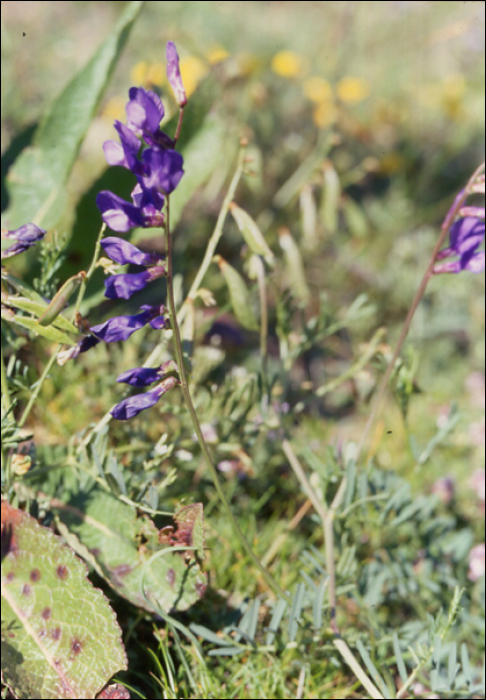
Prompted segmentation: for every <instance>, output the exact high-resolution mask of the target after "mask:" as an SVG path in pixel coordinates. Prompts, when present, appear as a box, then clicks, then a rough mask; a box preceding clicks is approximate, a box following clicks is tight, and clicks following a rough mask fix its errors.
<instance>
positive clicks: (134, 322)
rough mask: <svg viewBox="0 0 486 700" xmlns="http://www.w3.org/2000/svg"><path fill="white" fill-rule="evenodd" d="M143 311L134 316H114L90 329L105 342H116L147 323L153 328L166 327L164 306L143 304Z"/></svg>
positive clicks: (124, 338) (125, 338)
mask: <svg viewBox="0 0 486 700" xmlns="http://www.w3.org/2000/svg"><path fill="white" fill-rule="evenodd" d="M141 308H142V309H143V311H142V312H141V313H139V314H135V315H134V316H114V317H113V318H110V319H108V321H105V322H104V323H100V324H99V325H97V326H91V328H90V331H91V333H93V335H95V336H96V337H97V338H99V340H103V341H104V342H105V343H115V342H117V341H118V340H127V339H128V338H129V337H130V336H131V335H132V333H135V331H138V330H140V329H141V328H143V327H144V326H146V325H147V323H149V324H150V326H151V327H152V328H164V326H165V323H166V318H165V316H164V315H163V314H164V312H165V307H164V306H142V307H141Z"/></svg>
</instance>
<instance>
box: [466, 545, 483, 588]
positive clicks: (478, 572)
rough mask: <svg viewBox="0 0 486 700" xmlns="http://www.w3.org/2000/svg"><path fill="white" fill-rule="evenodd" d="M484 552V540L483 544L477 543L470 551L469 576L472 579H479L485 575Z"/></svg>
mask: <svg viewBox="0 0 486 700" xmlns="http://www.w3.org/2000/svg"><path fill="white" fill-rule="evenodd" d="M484 554H485V545H484V542H483V543H482V544H477V545H476V546H475V547H473V548H472V549H471V551H470V552H469V573H468V575H467V576H468V578H469V579H470V580H471V581H477V580H478V579H480V578H481V577H482V576H484V569H485V565H484V559H485V557H484Z"/></svg>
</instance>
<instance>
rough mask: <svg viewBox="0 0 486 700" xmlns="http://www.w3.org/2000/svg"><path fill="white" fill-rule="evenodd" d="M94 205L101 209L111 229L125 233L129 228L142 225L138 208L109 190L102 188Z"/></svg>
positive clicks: (141, 217) (141, 215)
mask: <svg viewBox="0 0 486 700" xmlns="http://www.w3.org/2000/svg"><path fill="white" fill-rule="evenodd" d="M96 206H97V207H98V209H99V210H100V211H101V218H102V219H103V221H104V222H105V224H106V225H107V226H109V228H111V229H113V231H120V232H123V233H126V232H127V231H130V229H131V228H136V227H137V226H143V225H144V220H143V214H142V212H141V211H140V209H139V208H138V207H136V206H134V205H133V204H129V202H126V201H125V200H124V199H122V198H121V197H119V196H118V195H116V194H113V192H110V191H109V190H103V191H102V192H100V193H99V194H98V195H97V197H96Z"/></svg>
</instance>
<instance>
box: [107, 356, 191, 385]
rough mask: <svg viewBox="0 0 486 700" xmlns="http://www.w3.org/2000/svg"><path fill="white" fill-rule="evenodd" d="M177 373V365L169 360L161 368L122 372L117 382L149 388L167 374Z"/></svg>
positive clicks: (138, 368) (143, 368) (142, 368)
mask: <svg viewBox="0 0 486 700" xmlns="http://www.w3.org/2000/svg"><path fill="white" fill-rule="evenodd" d="M169 372H177V365H176V363H175V362H174V360H169V361H168V362H164V363H163V364H161V365H160V367H135V368H134V369H127V370H126V371H125V372H122V373H121V374H120V375H119V376H118V377H117V378H116V381H117V382H122V383H123V384H131V386H149V385H150V384H153V383H154V382H157V381H159V380H160V379H162V377H163V376H164V375H165V374H168V373H169Z"/></svg>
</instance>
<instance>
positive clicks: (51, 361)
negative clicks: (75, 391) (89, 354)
mask: <svg viewBox="0 0 486 700" xmlns="http://www.w3.org/2000/svg"><path fill="white" fill-rule="evenodd" d="M61 348H62V345H59V346H58V348H57V350H56V351H55V352H53V353H52V355H51V357H50V359H49V362H48V363H47V365H46V366H45V367H44V371H43V372H42V374H41V377H40V379H39V381H38V382H37V386H36V387H35V389H34V391H33V392H32V394H31V396H30V399H29V402H28V404H27V406H26V407H25V410H24V412H23V413H22V418H21V419H20V420H19V428H22V427H23V426H24V425H25V421H26V420H27V418H28V417H29V414H30V412H31V410H32V407H33V405H34V404H35V402H36V399H37V397H38V396H39V392H40V390H41V389H42V385H43V384H44V382H45V381H46V379H47V377H48V375H49V372H50V371H51V369H52V366H53V364H54V362H55V361H56V358H57V354H58V352H59V350H60V349H61Z"/></svg>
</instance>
